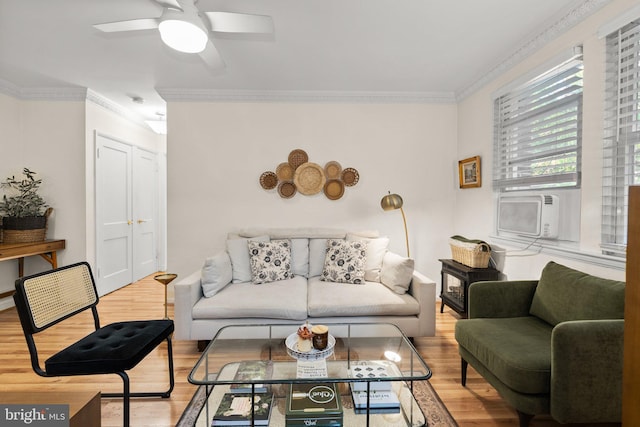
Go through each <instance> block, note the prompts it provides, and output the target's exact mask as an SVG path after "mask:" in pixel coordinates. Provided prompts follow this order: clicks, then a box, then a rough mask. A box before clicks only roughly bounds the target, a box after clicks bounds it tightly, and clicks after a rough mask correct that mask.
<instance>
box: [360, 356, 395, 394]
mask: <svg viewBox="0 0 640 427" xmlns="http://www.w3.org/2000/svg"><path fill="white" fill-rule="evenodd" d="M349 376H350V377H351V378H358V379H362V380H369V384H368V386H369V390H370V391H382V390H391V381H384V379H385V378H389V377H397V376H400V372H399V370H398V367H397V366H396V365H395V364H394V363H393V362H388V361H385V360H367V361H362V362H354V363H353V364H352V365H351V367H350V368H349ZM351 389H352V390H358V391H366V390H367V381H361V382H354V383H351Z"/></svg>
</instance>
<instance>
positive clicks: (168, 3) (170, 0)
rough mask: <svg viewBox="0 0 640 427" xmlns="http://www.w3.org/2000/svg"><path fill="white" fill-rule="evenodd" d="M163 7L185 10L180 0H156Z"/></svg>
mask: <svg viewBox="0 0 640 427" xmlns="http://www.w3.org/2000/svg"><path fill="white" fill-rule="evenodd" d="M155 2H156V3H158V4H159V5H160V6H162V7H168V8H169V9H176V10H179V11H183V9H182V6H181V5H180V3H178V0H155Z"/></svg>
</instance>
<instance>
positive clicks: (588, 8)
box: [456, 0, 611, 102]
mask: <svg viewBox="0 0 640 427" xmlns="http://www.w3.org/2000/svg"><path fill="white" fill-rule="evenodd" d="M610 2H611V0H585V1H581V2H579V3H578V4H576V5H575V6H574V7H573V8H571V10H569V12H567V13H566V14H564V15H563V16H562V17H560V19H558V20H557V21H555V22H554V23H552V24H551V25H549V26H548V27H546V28H545V29H544V30H543V31H541V32H540V33H538V34H537V35H536V36H535V37H533V38H532V39H529V40H528V41H526V42H525V43H523V44H522V45H521V46H520V47H519V48H518V49H516V51H515V52H513V53H512V54H511V55H510V56H509V57H508V58H507V59H506V60H504V61H502V62H501V63H499V64H498V65H496V66H495V67H493V68H492V69H491V70H489V71H488V72H486V73H484V75H483V76H482V77H480V78H479V79H478V80H476V81H474V82H473V83H471V84H470V85H468V86H466V87H464V88H463V89H462V90H460V91H458V92H456V101H457V102H460V101H462V100H464V99H465V98H467V97H468V96H470V95H472V94H473V93H474V92H476V91H477V90H479V89H480V88H481V87H483V86H484V85H486V84H487V83H489V82H491V81H492V80H494V79H495V78H497V77H498V76H499V75H501V74H502V73H504V72H506V71H507V70H509V69H510V68H512V67H513V66H515V65H516V64H518V63H519V62H521V61H522V60H524V59H525V58H526V57H528V56H530V55H532V54H533V53H534V52H536V51H537V50H538V49H540V48H541V47H543V46H544V45H546V44H547V43H549V42H550V41H551V40H553V39H555V38H557V37H559V36H560V35H561V34H563V33H565V32H566V31H568V30H569V29H571V28H572V27H574V26H575V25H577V24H578V23H580V22H582V21H583V20H585V19H586V18H587V17H588V16H590V15H592V14H593V13H595V12H596V11H598V10H599V9H601V8H602V7H603V6H605V5H606V4H607V3H610Z"/></svg>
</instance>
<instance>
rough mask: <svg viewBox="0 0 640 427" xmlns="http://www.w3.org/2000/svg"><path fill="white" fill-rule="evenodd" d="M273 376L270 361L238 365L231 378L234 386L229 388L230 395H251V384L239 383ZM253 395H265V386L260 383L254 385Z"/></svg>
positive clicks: (251, 361) (248, 362) (243, 362)
mask: <svg viewBox="0 0 640 427" xmlns="http://www.w3.org/2000/svg"><path fill="white" fill-rule="evenodd" d="M272 374H273V362H271V361H270V360H247V361H242V362H240V363H239V364H238V370H237V371H236V374H235V376H234V377H233V380H234V381H238V383H236V384H231V385H230V386H229V391H230V392H232V393H251V391H252V390H251V383H243V382H241V381H258V380H266V379H269V378H271V375H272ZM253 391H254V392H255V393H266V392H267V386H266V385H265V384H262V383H256V384H255V385H254V390H253Z"/></svg>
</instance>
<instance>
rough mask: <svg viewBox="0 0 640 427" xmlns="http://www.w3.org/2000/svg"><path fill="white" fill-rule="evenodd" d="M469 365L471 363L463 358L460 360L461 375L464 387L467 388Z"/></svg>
mask: <svg viewBox="0 0 640 427" xmlns="http://www.w3.org/2000/svg"><path fill="white" fill-rule="evenodd" d="M468 365H469V363H468V362H467V361H466V360H464V359H463V358H462V357H461V358H460V374H461V375H462V387H466V386H467V366H468Z"/></svg>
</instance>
